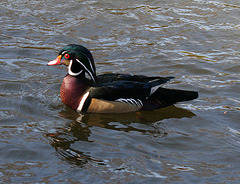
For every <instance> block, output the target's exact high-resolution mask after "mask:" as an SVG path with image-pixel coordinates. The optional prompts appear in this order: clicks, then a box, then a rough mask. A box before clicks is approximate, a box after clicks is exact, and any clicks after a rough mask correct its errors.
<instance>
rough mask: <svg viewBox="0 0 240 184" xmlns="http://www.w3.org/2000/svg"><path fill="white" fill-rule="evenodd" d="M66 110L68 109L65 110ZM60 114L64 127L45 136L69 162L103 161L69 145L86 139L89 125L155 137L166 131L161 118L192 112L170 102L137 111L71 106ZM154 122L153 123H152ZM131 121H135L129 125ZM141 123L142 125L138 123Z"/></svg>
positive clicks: (183, 115)
mask: <svg viewBox="0 0 240 184" xmlns="http://www.w3.org/2000/svg"><path fill="white" fill-rule="evenodd" d="M69 112H70V113H69ZM60 114H61V116H63V117H64V118H67V119H69V120H70V123H69V124H68V125H66V127H64V128H62V129H60V130H58V131H57V132H55V133H48V134H46V136H47V137H48V138H49V139H50V140H51V145H52V146H53V147H54V148H55V150H56V153H57V155H58V156H59V157H60V158H61V159H64V160H67V161H68V162H70V163H71V164H76V165H83V164H86V163H87V162H88V161H94V162H97V163H98V164H100V165H104V164H105V163H104V161H103V160H100V159H97V158H93V157H92V156H89V155H88V153H85V152H83V151H79V150H78V149H76V148H73V146H72V145H73V144H74V143H76V142H78V141H80V142H81V141H87V142H92V141H90V140H89V137H90V136H91V127H101V128H105V129H111V130H115V131H123V132H139V133H141V134H143V135H144V134H145V135H154V136H156V134H157V137H166V136H167V135H168V133H167V132H166V131H165V129H164V127H162V126H161V122H160V121H162V120H164V119H169V118H178V119H181V118H184V117H188V118H190V117H193V116H195V114H194V113H192V112H191V111H189V110H185V109H182V108H178V107H176V106H170V107H167V108H164V109H160V110H157V111H141V112H135V113H126V114H78V113H75V112H74V111H72V110H71V109H68V108H66V110H64V111H62V112H60ZM156 122H158V123H157V125H156V124H155V123H156ZM133 124H139V125H138V126H136V125H135V126H133ZM141 124H142V125H147V126H144V128H142V127H141Z"/></svg>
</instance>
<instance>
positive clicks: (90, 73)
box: [76, 59, 96, 82]
mask: <svg viewBox="0 0 240 184" xmlns="http://www.w3.org/2000/svg"><path fill="white" fill-rule="evenodd" d="M76 60H77V62H79V63H80V64H81V65H82V66H83V67H84V68H85V70H86V71H87V72H88V74H89V75H90V76H91V78H92V80H93V81H94V82H96V81H95V79H94V77H93V75H92V72H90V71H89V70H88V69H87V68H86V66H85V65H84V64H82V63H81V61H79V60H78V59H76ZM93 72H94V71H93Z"/></svg>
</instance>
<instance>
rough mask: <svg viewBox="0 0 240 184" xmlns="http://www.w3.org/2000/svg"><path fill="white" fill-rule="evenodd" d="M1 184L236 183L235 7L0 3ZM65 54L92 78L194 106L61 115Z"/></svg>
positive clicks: (239, 62) (183, 0) (214, 2)
mask: <svg viewBox="0 0 240 184" xmlns="http://www.w3.org/2000/svg"><path fill="white" fill-rule="evenodd" d="M0 14H1V17H0V24H1V29H0V40H1V45H0V53H1V54H0V65H1V68H0V77H1V79H0V117H1V120H0V178H1V182H0V183H152V184H155V183H207V184H210V183H211V184H213V183H239V182H240V162H239V158H240V120H239V119H240V98H239V93H240V85H239V83H240V21H239V20H240V19H239V17H240V2H239V0H211V1H208V0H169V1H146V0H138V1H136V0H130V1H121V0H119V1H113V0H102V1H98V0H95V1H94V0H92V1H81V0H69V1H63V0H58V1H57V0H46V1H44V0H4V1H1V2H0ZM69 43H77V44H82V45H84V46H86V47H87V48H89V49H90V50H91V51H92V53H93V55H94V58H95V62H96V67H97V73H98V74H102V73H107V72H123V73H132V74H143V75H149V76H154V75H159V76H175V77H176V78H175V79H173V80H171V81H170V82H169V83H168V84H165V87H168V88H176V89H185V90H197V91H198V92H199V94H200V96H199V98H198V99H197V100H194V101H190V102H183V103H179V104H177V105H175V106H171V107H168V108H165V109H160V110H156V111H150V112H147V111H143V112H137V113H128V114H117V115H116V114H103V115H102V114H84V115H80V114H78V113H76V112H74V111H73V110H71V109H69V108H67V107H66V106H64V105H63V104H62V102H61V100H60V98H59V88H60V85H61V82H62V79H63V77H64V76H65V74H66V72H67V69H66V68H65V67H64V66H56V67H48V66H47V63H48V61H50V60H52V59H55V58H56V56H57V54H58V52H59V50H60V49H61V48H62V47H63V46H65V45H66V44H69Z"/></svg>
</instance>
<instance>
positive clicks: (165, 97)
mask: <svg viewBox="0 0 240 184" xmlns="http://www.w3.org/2000/svg"><path fill="white" fill-rule="evenodd" d="M196 98H198V92H196V91H184V90H178V89H165V88H161V87H160V88H158V89H157V90H156V91H155V92H154V93H153V94H152V95H151V96H149V97H148V100H147V101H152V102H154V103H155V104H156V103H157V104H158V108H162V107H167V106H170V105H173V104H175V103H177V102H182V101H189V100H193V99H196Z"/></svg>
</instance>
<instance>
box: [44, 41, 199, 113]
mask: <svg viewBox="0 0 240 184" xmlns="http://www.w3.org/2000/svg"><path fill="white" fill-rule="evenodd" d="M47 65H48V66H53V65H65V66H67V67H68V73H67V75H66V76H65V77H64V79H63V81H62V85H61V88H60V97H61V100H62V102H63V103H64V104H65V105H67V106H68V107H70V108H71V109H73V110H75V111H77V112H79V113H130V112H137V111H142V110H156V109H161V108H164V107H168V106H171V105H174V104H175V103H178V102H182V101H189V100H193V99H196V98H198V92H197V91H186V90H179V89H168V88H163V87H162V84H164V83H166V82H168V81H170V80H171V79H173V78H174V77H172V76H170V77H160V76H145V75H135V74H125V73H105V74H100V75H97V74H96V67H95V63H94V58H93V55H92V53H91V52H90V51H89V50H88V49H87V48H86V47H84V46H82V45H78V44H68V45H66V46H65V47H63V48H62V49H61V50H60V52H59V54H58V56H57V58H56V59H54V60H52V61H49V62H48V64H47Z"/></svg>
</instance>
